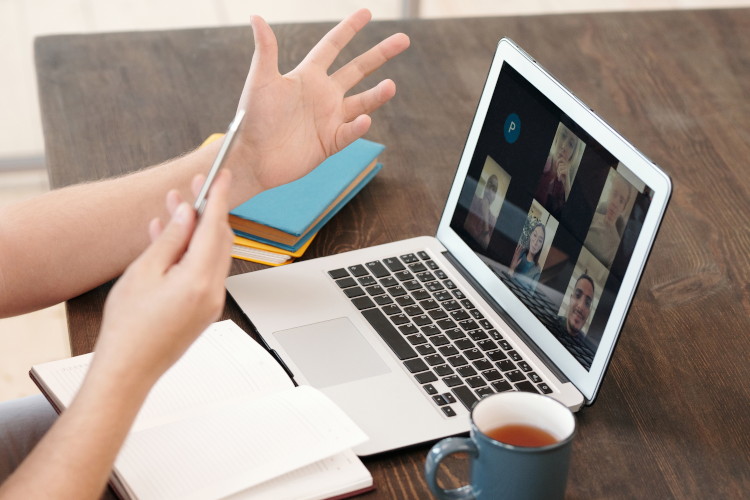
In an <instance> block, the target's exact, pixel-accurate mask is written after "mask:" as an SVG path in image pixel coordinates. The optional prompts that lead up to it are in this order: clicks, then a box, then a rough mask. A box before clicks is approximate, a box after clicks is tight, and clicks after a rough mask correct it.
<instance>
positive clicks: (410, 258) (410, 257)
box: [401, 253, 419, 264]
mask: <svg viewBox="0 0 750 500" xmlns="http://www.w3.org/2000/svg"><path fill="white" fill-rule="evenodd" d="M401 260H402V261H404V262H406V263H407V264H411V263H412V262H418V261H419V259H417V256H416V255H414V254H413V253H407V254H404V255H402V256H401Z"/></svg>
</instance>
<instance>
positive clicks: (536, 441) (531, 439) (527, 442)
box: [485, 424, 558, 448]
mask: <svg viewBox="0 0 750 500" xmlns="http://www.w3.org/2000/svg"><path fill="white" fill-rule="evenodd" d="M485 434H486V435H487V436H488V437H490V438H492V439H494V440H495V441H500V442H501V443H505V444H510V445H513V446H525V447H528V448H536V447H539V446H549V445H551V444H555V443H557V441H558V440H557V438H556V437H555V436H553V435H552V434H550V433H549V432H547V431H545V430H544V429H540V428H539V427H534V426H533V425H526V424H507V425H503V426H500V427H496V428H494V429H490V430H489V431H488V432H485Z"/></svg>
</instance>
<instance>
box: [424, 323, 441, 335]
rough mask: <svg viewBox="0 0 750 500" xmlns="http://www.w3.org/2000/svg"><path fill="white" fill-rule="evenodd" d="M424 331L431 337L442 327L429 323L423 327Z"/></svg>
mask: <svg viewBox="0 0 750 500" xmlns="http://www.w3.org/2000/svg"><path fill="white" fill-rule="evenodd" d="M422 333H424V334H425V335H427V336H428V337H431V336H433V335H437V334H438V333H440V328H438V327H437V326H435V325H427V326H423V327H422Z"/></svg>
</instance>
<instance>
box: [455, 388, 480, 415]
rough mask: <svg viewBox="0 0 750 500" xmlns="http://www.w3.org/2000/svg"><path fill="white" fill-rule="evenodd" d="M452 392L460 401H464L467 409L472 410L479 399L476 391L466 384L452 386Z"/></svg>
mask: <svg viewBox="0 0 750 500" xmlns="http://www.w3.org/2000/svg"><path fill="white" fill-rule="evenodd" d="M451 392H452V393H453V394H455V395H456V397H457V398H458V400H459V401H461V403H463V405H464V406H465V407H466V409H467V410H471V409H472V407H473V406H474V403H476V402H477V401H479V400H478V399H477V397H476V396H475V395H474V393H473V392H472V391H471V389H469V388H468V387H466V386H465V385H459V386H456V387H453V388H451Z"/></svg>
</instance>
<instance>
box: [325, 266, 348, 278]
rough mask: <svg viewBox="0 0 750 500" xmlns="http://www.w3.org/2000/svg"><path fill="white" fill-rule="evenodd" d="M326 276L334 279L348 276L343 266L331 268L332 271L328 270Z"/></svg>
mask: <svg viewBox="0 0 750 500" xmlns="http://www.w3.org/2000/svg"><path fill="white" fill-rule="evenodd" d="M328 276H330V277H331V278H333V279H335V280H336V279H339V278H343V277H344V276H349V271H347V270H346V269H344V268H341V269H333V270H332V271H328Z"/></svg>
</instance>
